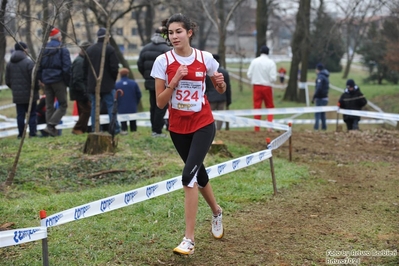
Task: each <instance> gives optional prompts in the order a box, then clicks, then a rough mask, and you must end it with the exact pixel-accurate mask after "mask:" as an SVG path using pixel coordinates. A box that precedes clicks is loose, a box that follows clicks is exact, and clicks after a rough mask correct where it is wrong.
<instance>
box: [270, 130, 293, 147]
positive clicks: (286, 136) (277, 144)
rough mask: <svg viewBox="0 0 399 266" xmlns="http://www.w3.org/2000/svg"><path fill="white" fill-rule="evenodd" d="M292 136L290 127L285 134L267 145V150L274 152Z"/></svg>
mask: <svg viewBox="0 0 399 266" xmlns="http://www.w3.org/2000/svg"><path fill="white" fill-rule="evenodd" d="M291 135H292V128H291V127H290V128H289V130H288V131H287V132H284V133H283V134H281V135H280V136H278V137H277V138H275V139H274V140H273V141H271V142H270V143H269V145H267V148H268V149H272V150H275V149H277V148H279V147H280V146H281V145H283V144H284V143H285V142H286V141H287V140H288V139H289V138H290V137H291Z"/></svg>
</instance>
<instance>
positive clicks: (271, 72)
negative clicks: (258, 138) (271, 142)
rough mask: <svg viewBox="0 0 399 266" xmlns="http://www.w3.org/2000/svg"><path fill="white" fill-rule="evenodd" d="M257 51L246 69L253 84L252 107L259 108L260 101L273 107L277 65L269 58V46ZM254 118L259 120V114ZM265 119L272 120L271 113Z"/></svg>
mask: <svg viewBox="0 0 399 266" xmlns="http://www.w3.org/2000/svg"><path fill="white" fill-rule="evenodd" d="M259 51H260V55H259V56H258V57H257V58H255V59H254V60H252V62H251V64H250V65H249V68H248V71H247V76H248V78H249V79H250V81H251V84H252V86H253V103H254V109H261V108H262V102H264V103H265V106H266V108H274V101H273V90H272V85H273V83H274V82H275V81H276V80H277V66H276V63H275V62H274V61H273V60H271V59H270V58H269V47H267V46H266V45H263V46H262V47H261V48H260V50H259ZM254 119H258V120H260V119H261V116H260V115H255V116H254ZM267 120H268V121H269V122H272V121H273V115H272V114H270V115H267ZM259 130H260V128H259V127H255V131H259ZM269 131H271V129H269Z"/></svg>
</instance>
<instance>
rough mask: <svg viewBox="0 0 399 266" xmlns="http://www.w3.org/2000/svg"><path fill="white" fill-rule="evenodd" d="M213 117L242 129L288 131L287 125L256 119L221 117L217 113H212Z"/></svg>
mask: <svg viewBox="0 0 399 266" xmlns="http://www.w3.org/2000/svg"><path fill="white" fill-rule="evenodd" d="M213 117H214V119H216V120H220V121H225V122H231V123H234V124H239V125H242V126H243V127H253V126H257V127H266V128H274V129H279V130H288V126H287V125H281V124H277V123H272V122H268V121H263V120H258V119H252V118H246V117H239V116H234V115H228V114H224V115H222V114H219V113H217V112H214V113H213Z"/></svg>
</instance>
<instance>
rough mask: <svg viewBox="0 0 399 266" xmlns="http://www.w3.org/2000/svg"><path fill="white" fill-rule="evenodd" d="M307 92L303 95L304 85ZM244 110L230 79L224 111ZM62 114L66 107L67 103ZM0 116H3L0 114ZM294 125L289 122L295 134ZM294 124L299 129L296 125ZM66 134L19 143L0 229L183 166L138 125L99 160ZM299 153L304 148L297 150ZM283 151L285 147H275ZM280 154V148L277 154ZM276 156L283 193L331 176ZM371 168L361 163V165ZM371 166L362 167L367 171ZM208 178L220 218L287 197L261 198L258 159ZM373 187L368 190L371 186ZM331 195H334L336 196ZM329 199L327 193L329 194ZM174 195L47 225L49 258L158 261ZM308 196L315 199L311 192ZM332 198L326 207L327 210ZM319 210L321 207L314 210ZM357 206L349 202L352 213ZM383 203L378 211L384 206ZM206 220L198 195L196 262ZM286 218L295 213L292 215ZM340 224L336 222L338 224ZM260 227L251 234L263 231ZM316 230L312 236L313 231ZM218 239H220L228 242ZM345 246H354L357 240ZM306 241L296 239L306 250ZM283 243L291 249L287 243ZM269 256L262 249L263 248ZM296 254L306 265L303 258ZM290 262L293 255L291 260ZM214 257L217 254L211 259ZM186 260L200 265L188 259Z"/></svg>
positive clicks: (380, 101)
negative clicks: (230, 99)
mask: <svg viewBox="0 0 399 266" xmlns="http://www.w3.org/2000/svg"><path fill="white" fill-rule="evenodd" d="M288 67H289V66H288V64H286V65H285V68H286V69H288ZM340 75H341V74H340V73H337V74H335V73H333V74H331V78H330V82H331V83H332V84H334V85H336V86H338V87H342V88H343V87H344V85H345V80H342V78H341V76H340ZM135 76H136V77H140V76H139V74H138V73H135ZM315 76H316V75H315V74H314V73H311V74H309V81H312V80H314V78H315ZM365 76H366V75H365V74H364V73H362V72H357V71H353V73H351V76H350V77H351V78H353V79H355V80H356V81H357V83H358V84H359V85H360V87H361V88H362V91H363V92H364V94H365V95H366V97H367V98H368V99H369V100H371V101H375V103H376V104H377V105H379V106H380V107H381V108H382V109H383V110H385V111H387V112H394V111H393V110H397V109H395V108H397V104H396V103H397V100H396V101H395V100H394V99H397V98H398V93H399V88H398V86H393V85H390V84H383V85H382V86H378V85H375V84H363V83H362V79H363V78H364V77H365ZM140 87H141V89H142V90H143V99H142V102H143V106H144V111H148V93H146V92H145V91H144V87H143V85H142V84H140ZM311 88H312V87H311ZM310 94H312V91H311V92H310ZM339 95H340V94H339V93H338V92H335V91H331V95H330V103H331V105H332V103H333V102H336V100H337V99H338V97H339ZM282 97H283V90H275V105H276V107H293V106H304V104H300V103H292V102H284V101H282ZM388 99H392V102H388ZM10 102H11V94H10V91H9V90H6V91H1V92H0V106H1V105H4V104H7V103H10ZM391 104H392V105H391ZM251 108H252V93H251V87H250V86H249V85H245V86H244V87H243V91H239V86H238V82H237V81H233V104H232V106H231V109H251ZM6 111H7V114H6V115H7V116H8V117H15V113H14V112H15V110H14V109H12V108H11V109H9V110H6ZM70 111H71V108H69V112H70ZM0 113H1V114H5V113H3V111H2V112H0ZM334 116H335V114H334ZM310 117H312V116H310ZM299 128H300V127H298V128H295V130H298V129H299ZM304 128H305V129H306V127H304ZM308 128H310V126H309V127H308ZM68 133H69V132H68V131H67V130H65V133H63V135H62V136H61V137H58V138H33V139H26V140H25V143H24V147H23V152H22V154H21V158H20V162H19V165H18V169H17V174H16V177H15V182H14V185H13V186H12V187H11V188H10V189H9V190H7V191H6V192H3V193H0V225H2V224H5V223H13V226H12V228H24V227H33V226H38V225H39V224H40V220H39V215H38V214H39V211H40V210H42V209H45V210H46V211H47V213H48V215H51V214H54V213H57V212H60V211H63V210H66V209H69V208H73V207H76V206H79V205H81V204H85V203H89V202H91V201H95V200H98V199H102V198H105V197H108V196H112V195H116V194H119V193H122V192H126V191H129V190H132V189H135V188H139V187H142V186H146V185H149V184H153V183H155V182H158V181H161V180H165V179H168V178H171V177H174V176H177V175H179V174H180V172H181V169H182V166H183V164H182V162H181V161H180V159H179V158H178V155H177V153H176V151H175V150H174V147H173V145H172V143H171V140H170V139H169V138H152V137H151V136H150V134H149V133H150V132H149V129H148V128H139V129H138V131H137V132H135V133H133V134H132V133H131V134H129V135H128V136H120V137H119V144H118V149H117V152H116V153H115V154H106V155H100V156H87V155H84V154H82V147H83V144H84V142H85V140H86V136H85V135H80V136H76V135H72V134H68ZM312 137H314V136H312ZM321 137H324V138H329V137H330V136H329V135H321ZM262 138H263V135H262ZM330 138H331V137H330ZM243 140H244V139H243ZM245 140H246V139H245ZM307 140H309V139H307ZM246 141H248V140H246ZM225 143H226V145H227V146H228V148H229V151H230V152H231V153H232V154H233V155H234V157H235V158H237V157H239V156H244V155H246V154H250V153H251V152H254V151H253V150H252V149H251V148H250V147H248V146H246V145H243V143H242V142H239V141H229V140H226V141H225ZM18 145H19V140H17V139H16V138H14V137H10V138H5V139H1V140H0V150H1V154H0V158H1V160H0V183H2V182H3V181H4V180H5V178H6V177H7V174H8V170H9V168H10V166H11V165H12V163H13V161H14V157H15V154H16V152H17V148H18ZM261 145H263V144H259V145H257V148H258V150H261V149H263V147H262V146H261ZM343 149H346V147H343ZM302 150H306V148H303V149H302ZM316 150H317V149H316ZM284 152H286V151H285V150H284ZM281 153H283V152H282V151H281ZM320 153H321V155H320V156H319V160H320V161H314V160H315V158H312V156H313V153H310V154H309V155H308V156H309V158H308V159H307V160H308V161H309V162H312V161H314V164H315V165H316V162H317V163H318V164H319V165H323V164H331V165H336V164H337V162H335V161H334V162H326V160H324V159H323V156H325V158H326V159H329V157H328V151H320ZM366 154H367V153H366ZM285 158H287V156H282V157H280V158H279V157H277V158H275V159H274V168H275V169H276V174H277V177H278V187H279V189H281V190H283V191H284V190H290V189H292V188H293V187H294V188H298V187H297V185H299V184H306V183H309V184H311V185H312V186H315V187H317V186H318V185H319V184H318V182H320V183H323V184H326V183H327V184H328V183H329V182H330V181H329V180H330V179H331V178H332V177H326V178H327V179H328V181H326V180H318V179H317V180H316V179H313V178H312V176H314V175H316V174H315V173H317V171H319V170H317V171H315V170H314V169H309V168H308V167H307V166H306V165H305V164H303V163H301V164H300V163H298V164H296V163H290V162H288V161H287V160H286V159H285ZM226 160H227V158H225V157H223V156H220V155H215V156H207V158H206V161H205V164H206V165H207V166H211V165H214V164H217V163H221V162H224V161H226ZM341 164H342V163H341ZM364 164H367V165H368V162H364ZM370 164H371V163H370ZM320 167H321V166H320ZM340 167H341V166H340ZM348 167H349V166H348ZM373 167H374V166H373ZM373 167H371V166H370V168H373ZM109 169H113V170H121V171H120V172H115V173H113V174H102V175H101V174H100V175H97V176H93V174H95V173H99V172H102V171H105V170H109ZM373 169H374V168H373ZM373 169H372V171H374V170H373ZM392 169H393V168H392ZM392 171H393V170H392ZM374 172H375V171H374ZM329 173H330V172H329ZM331 173H333V171H331ZM320 175H321V174H320ZM335 178H336V177H335ZM211 183H212V186H213V187H214V190H215V194H216V195H217V198H218V200H219V201H220V202H223V208H224V211H225V213H226V214H229V213H230V214H231V215H234V214H235V213H239V212H242V213H246V212H247V211H248V210H247V208H248V206H254V204H255V206H256V204H258V205H259V206H263V205H265V204H267V203H269V202H274V201H276V203H278V202H279V201H280V202H284V201H287V202H288V201H289V199H287V198H285V197H284V195H283V196H281V197H280V198H277V199H276V200H274V199H273V198H272V197H271V196H272V191H273V190H272V184H271V180H270V167H269V164H267V163H264V164H263V163H262V164H257V165H254V166H251V167H248V168H245V169H242V170H240V171H237V172H233V173H232V174H229V175H226V176H221V177H219V178H216V179H214V180H212V181H211ZM357 186H358V185H356V187H357ZM375 186H376V187H377V188H378V186H377V185H375ZM370 187H371V186H370ZM367 189H369V187H367ZM370 189H371V188H370ZM345 193H347V192H345ZM309 195H310V196H311V195H312V191H310V192H309ZM337 195H340V194H339V193H338V192H337ZM348 195H349V194H348ZM298 197H300V195H299V196H298V195H296V196H295V198H294V200H297V199H298ZM334 197H336V196H335V194H334ZM182 199H183V191H178V192H175V193H170V194H167V195H164V196H161V197H157V198H154V199H151V200H148V201H145V202H142V203H139V204H134V205H132V206H129V207H126V208H122V209H119V210H116V211H112V212H109V213H104V214H102V215H98V216H94V217H90V218H87V219H82V220H80V221H75V222H71V223H68V224H65V225H61V226H57V227H54V228H51V229H50V230H49V253H50V264H51V265H163V264H164V263H163V261H164V260H166V261H167V260H172V259H171V258H170V256H171V255H170V253H171V252H170V250H171V247H173V246H174V245H175V244H178V243H177V239H178V238H179V237H180V236H181V235H182V233H183V228H184V220H183V218H182V217H183V216H184V214H183V212H184V210H183V207H182V205H183V202H182ZM328 199H329V198H328ZM305 200H306V199H305ZM315 200H318V199H317V198H316V199H315ZM333 200H335V199H333ZM305 203H306V205H307V204H310V203H307V202H306V201H305ZM333 204H334V203H333ZM333 204H330V205H329V206H334V205H333ZM293 205H295V204H293ZM326 206H327V205H326ZM362 206H363V205H362ZM291 208H294V206H290V207H289V208H288V209H287V212H290V213H291ZM320 208H321V209H322V207H320ZM363 208H366V207H363ZM259 209H261V207H259ZM361 209H362V208H359V212H360V211H361ZM385 209H386V207H384V210H385ZM300 211H301V210H298V212H297V213H296V212H295V213H294V215H298V217H302V216H299V215H300V214H301V213H300ZM262 215H263V216H265V215H267V216H269V215H272V214H269V213H263V214H262ZM286 216H288V214H286ZM286 216H285V215H284V213H283V214H281V216H279V217H278V220H280V221H284V220H285V219H286ZM209 218H210V217H209V210H208V209H207V206H206V204H205V202H204V201H203V200H202V199H201V200H200V206H199V212H198V217H197V220H198V225H197V231H198V232H201V233H199V234H198V237H197V239H198V241H199V242H200V243H203V244H202V249H203V251H202V252H203V253H202V254H201V253H200V254H199V255H198V256H197V258H198V259H200V258H201V256H206V253H205V251H204V250H209V251H213V250H216V249H217V248H215V246H214V245H215V244H214V242H212V241H209V240H207V239H208V235H209V233H208V231H209V230H208V227H209V223H210V219H209ZM226 218H227V219H229V216H228V215H226ZM294 219H298V218H295V217H294ZM256 222H257V223H260V222H262V221H259V220H256ZM294 222H295V221H294ZM298 222H299V221H298ZM370 223H371V222H370ZM233 226H234V225H231V227H230V228H231V231H233V228H232V227H233ZM341 226H342V228H345V224H342V225H341ZM372 228H374V227H372ZM245 229H246V228H238V229H236V230H234V231H237V232H238V231H241V230H245ZM288 229H290V230H291V231H290V232H289V233H288V234H287V235H288V236H289V235H292V234H293V233H294V230H293V229H292V228H288ZM281 230H282V229H281ZM375 230H378V229H375ZM263 232H264V231H259V232H255V233H257V234H258V235H262V236H263ZM232 233H233V232H232ZM318 236H319V235H316V236H315V237H318ZM334 236H336V235H334ZM325 237H326V236H325V235H320V238H325ZM302 238H303V237H301V238H300V239H302ZM305 238H306V237H305ZM240 239H241V240H242V241H245V243H247V242H249V243H250V241H251V239H245V236H244V237H241V238H240ZM359 239H360V237H359ZM286 240H288V238H287V239H286ZM227 241H228V240H227ZM270 241H271V242H274V241H276V240H274V239H271V240H270ZM356 241H361V240H356ZM276 242H277V244H276V245H278V243H279V241H276ZM222 243H223V242H222ZM226 243H227V244H228V242H226ZM337 243H338V242H337ZM353 243H354V244H356V245H359V246H361V243H363V242H361V243H355V242H353ZM333 244H336V243H333ZM298 245H299V244H298ZM315 245H316V244H314V246H315ZM314 246H306V245H304V247H306V248H310V247H314ZM200 248H201V246H200ZM292 248H297V247H295V246H292ZM209 251H208V252H209ZM245 252H248V257H247V258H246V260H241V261H240V262H241V263H242V264H241V265H244V264H245V262H247V263H251V262H252V261H256V257H257V255H258V253H257V252H258V250H256V251H251V250H249V251H248V250H244V251H242V253H245ZM275 252H276V251H275ZM275 252H273V254H274V253H275ZM213 253H214V252H213ZM269 253H272V251H270V252H269ZM290 256H291V255H290ZM292 256H293V255H292ZM212 257H217V255H215V254H213V255H212ZM306 259H307V260H312V261H314V260H313V258H306ZM173 260H174V259H173ZM293 260H294V261H295V258H294V259H293ZM221 261H223V260H222V259H221ZM240 262H237V263H240ZM0 264H1V265H10V266H11V265H41V264H42V261H41V243H40V242H32V243H28V244H24V245H19V246H13V247H7V248H2V249H0ZM189 264H192V263H191V262H190V259H188V260H185V259H182V260H177V261H175V263H173V264H168V265H189ZM193 264H194V263H193ZM196 265H202V264H199V263H197V264H196ZM251 265H259V264H251ZM312 265H317V264H312ZM392 265H393V264H392Z"/></svg>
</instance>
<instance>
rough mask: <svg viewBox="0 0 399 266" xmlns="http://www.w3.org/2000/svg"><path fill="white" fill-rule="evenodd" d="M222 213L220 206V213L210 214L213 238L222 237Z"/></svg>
mask: <svg viewBox="0 0 399 266" xmlns="http://www.w3.org/2000/svg"><path fill="white" fill-rule="evenodd" d="M219 208H220V206H219ZM222 213H223V211H222V208H220V213H219V214H218V215H217V216H214V215H212V235H213V237H214V238H217V239H220V238H222V237H223V233H224V230H223V223H222V218H223V214H222Z"/></svg>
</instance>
